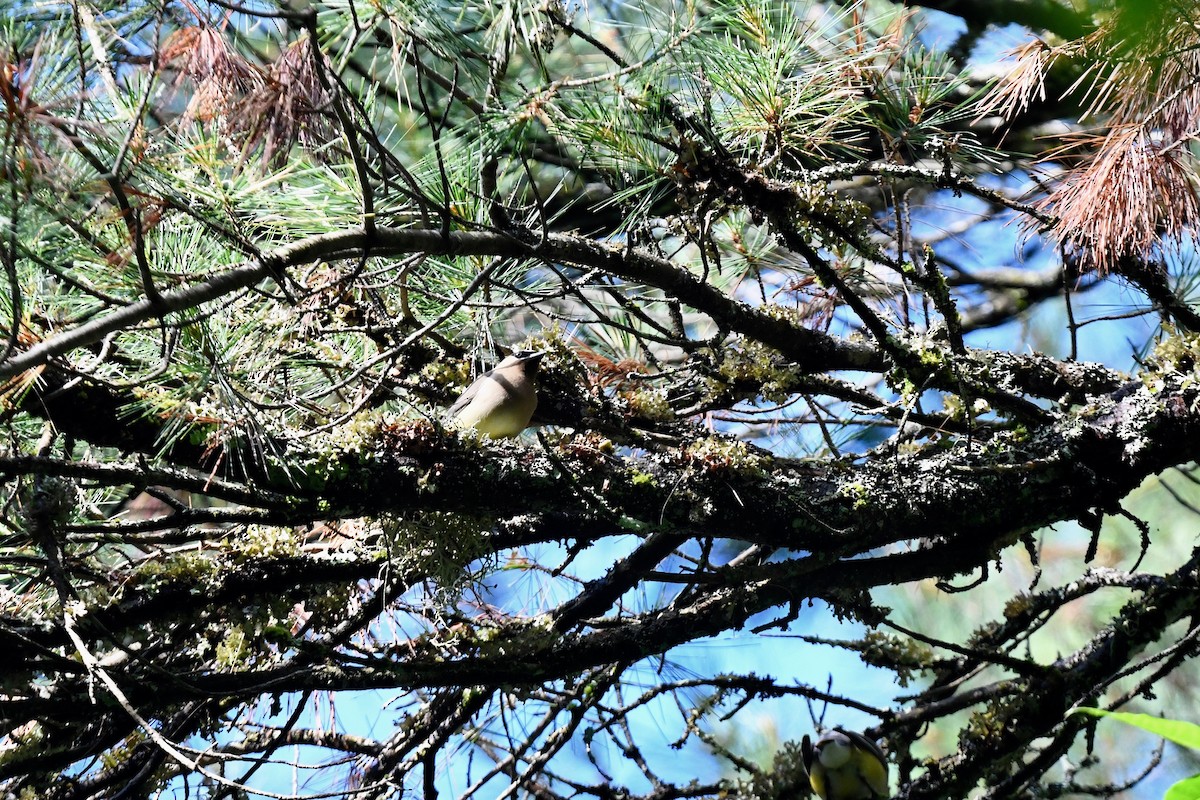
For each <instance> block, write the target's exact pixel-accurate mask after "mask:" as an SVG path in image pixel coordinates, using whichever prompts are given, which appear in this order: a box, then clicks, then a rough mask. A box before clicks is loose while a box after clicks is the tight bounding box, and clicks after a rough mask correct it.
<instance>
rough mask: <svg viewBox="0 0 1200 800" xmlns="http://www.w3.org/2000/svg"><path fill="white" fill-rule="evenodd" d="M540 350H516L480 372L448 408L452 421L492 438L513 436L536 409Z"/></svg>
mask: <svg viewBox="0 0 1200 800" xmlns="http://www.w3.org/2000/svg"><path fill="white" fill-rule="evenodd" d="M544 355H546V353H545V352H544V351H536V352H532V351H528V350H525V351H518V352H516V353H513V354H512V355H510V356H508V357H507V358H505V359H504V360H503V361H501V362H500V363H499V364H497V365H496V366H495V367H493V368H492V369H490V370H488V371H487V372H485V373H483V374H482V375H480V376H479V377H478V378H476V379H475V382H474V383H472V384H471V385H470V386H468V387H467V390H466V391H465V392H463V393H462V397H460V398H458V400H457V401H456V402H455V403H454V405H452V406H451V407H450V412H449V415H450V417H451V419H452V420H453V423H454V424H455V425H457V426H459V427H463V428H474V429H475V430H477V431H479V432H480V433H482V434H483V435H485V436H488V437H491V438H493V439H497V438H504V437H510V436H516V435H517V434H519V433H520V432H521V431H523V430H525V428H526V427H527V426H528V425H529V420H530V418H532V417H533V411H534V409H536V408H537V371H538V363H539V362H540V361H541V360H542V356H544Z"/></svg>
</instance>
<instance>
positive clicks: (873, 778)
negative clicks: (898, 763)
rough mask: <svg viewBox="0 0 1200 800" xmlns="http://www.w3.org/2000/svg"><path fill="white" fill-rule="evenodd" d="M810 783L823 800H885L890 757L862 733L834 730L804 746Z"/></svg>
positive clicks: (805, 764)
mask: <svg viewBox="0 0 1200 800" xmlns="http://www.w3.org/2000/svg"><path fill="white" fill-rule="evenodd" d="M800 750H801V754H802V755H803V758H804V769H805V770H806V771H807V772H808V782H809V783H810V784H811V785H812V789H813V791H814V792H816V793H817V795H819V796H820V797H821V798H822V800H882V799H884V798H887V797H890V795H889V794H888V768H887V757H886V756H884V754H883V751H882V750H880V749H879V745H877V744H875V743H874V742H872V741H871V740H870V739H868V738H867V737H865V736H863V735H862V734H861V733H854V732H853V731H848V730H844V729H842V728H834V729H832V730H829V731H826V732H825V733H823V734H822V735H821V738H819V739H817V742H816V744H813V742H812V740H811V739H809V737H807V736H805V737H804V741H803V742H802V743H801V745H800Z"/></svg>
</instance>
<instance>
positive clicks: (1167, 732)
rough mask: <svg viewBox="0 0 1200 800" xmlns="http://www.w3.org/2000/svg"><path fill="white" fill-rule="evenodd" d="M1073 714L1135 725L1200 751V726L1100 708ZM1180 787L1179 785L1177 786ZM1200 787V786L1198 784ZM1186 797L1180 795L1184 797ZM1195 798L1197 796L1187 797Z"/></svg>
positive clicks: (1077, 710) (1086, 709) (1084, 709)
mask: <svg viewBox="0 0 1200 800" xmlns="http://www.w3.org/2000/svg"><path fill="white" fill-rule="evenodd" d="M1071 713H1073V714H1074V713H1079V714H1089V715H1091V716H1093V717H1111V718H1112V719H1115V720H1117V721H1118V722H1124V723H1125V724H1126V725H1133V726H1135V727H1138V728H1141V729H1142V730H1145V731H1150V733H1153V734H1156V735H1158V736H1161V737H1163V738H1164V739H1170V740H1171V741H1172V742H1175V743H1176V744H1181V745H1183V746H1184V747H1190V748H1192V749H1193V750H1200V725H1193V724H1192V723H1190V722H1183V721H1182V720H1177V719H1162V718H1161V717H1152V716H1150V715H1149V714H1130V713H1127V712H1124V711H1102V710H1101V709H1098V708H1076V709H1074V710H1073V711H1072V712H1071ZM1176 785H1179V784H1176ZM1197 785H1198V786H1200V784H1197ZM1183 796H1184V795H1180V797H1183ZM1187 796H1188V797H1193V796H1197V795H1187Z"/></svg>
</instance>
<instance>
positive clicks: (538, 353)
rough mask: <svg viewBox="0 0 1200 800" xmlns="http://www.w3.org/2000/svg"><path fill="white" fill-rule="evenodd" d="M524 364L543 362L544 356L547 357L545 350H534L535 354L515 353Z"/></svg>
mask: <svg viewBox="0 0 1200 800" xmlns="http://www.w3.org/2000/svg"><path fill="white" fill-rule="evenodd" d="M513 355H514V356H516V357H517V358H518V359H520V361H521V363H522V364H529V363H537V362H538V361H541V360H542V356H544V355H546V351H545V350H534V351H533V352H524V353H513Z"/></svg>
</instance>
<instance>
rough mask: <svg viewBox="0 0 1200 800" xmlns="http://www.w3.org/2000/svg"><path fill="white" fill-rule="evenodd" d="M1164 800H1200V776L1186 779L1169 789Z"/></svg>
mask: <svg viewBox="0 0 1200 800" xmlns="http://www.w3.org/2000/svg"><path fill="white" fill-rule="evenodd" d="M1163 800H1200V775H1193V776H1192V777H1190V778H1184V779H1183V780H1181V781H1180V782H1179V783H1176V784H1175V785H1173V786H1172V787H1171V788H1170V789H1167V793H1166V794H1164V795H1163Z"/></svg>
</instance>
